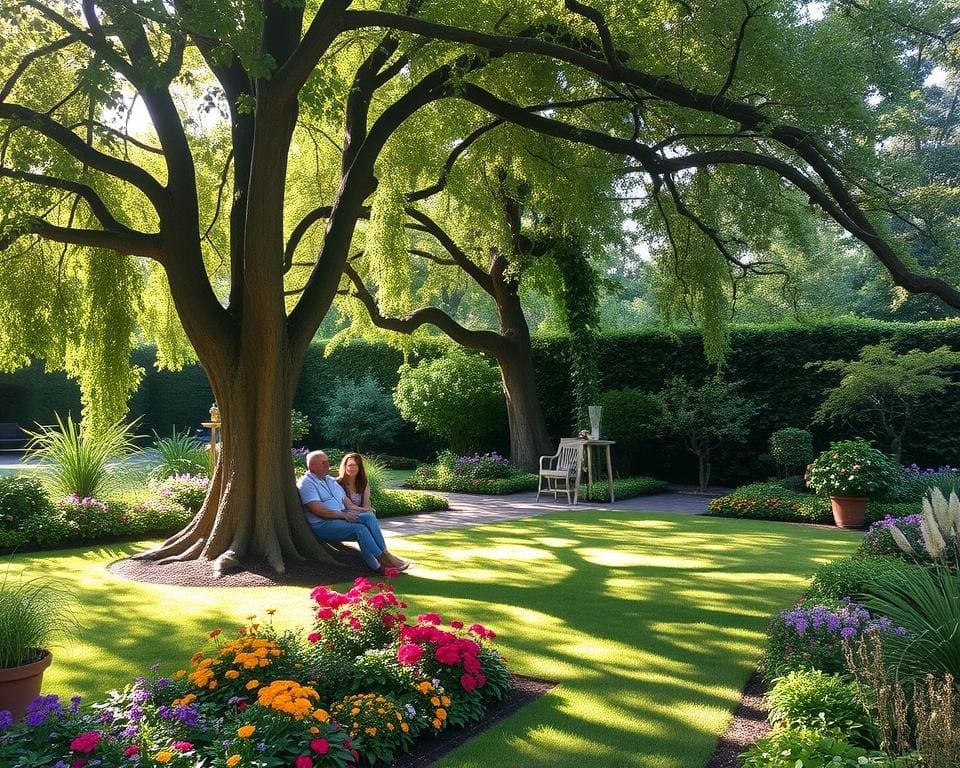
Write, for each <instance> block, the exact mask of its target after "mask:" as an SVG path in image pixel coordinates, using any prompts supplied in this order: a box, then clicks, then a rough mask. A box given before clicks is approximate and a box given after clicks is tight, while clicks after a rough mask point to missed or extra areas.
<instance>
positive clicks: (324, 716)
mask: <svg viewBox="0 0 960 768" xmlns="http://www.w3.org/2000/svg"><path fill="white" fill-rule="evenodd" d="M313 717H314V719H316V720H319V721H320V722H321V723H325V722H327V720H329V719H330V713H329V712H327V710H325V709H318V710H316V711H314V713H313Z"/></svg>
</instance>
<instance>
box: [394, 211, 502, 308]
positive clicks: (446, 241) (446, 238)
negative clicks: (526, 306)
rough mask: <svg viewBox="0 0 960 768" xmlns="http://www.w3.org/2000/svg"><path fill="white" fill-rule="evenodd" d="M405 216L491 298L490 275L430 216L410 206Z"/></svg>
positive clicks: (491, 284) (491, 285)
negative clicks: (441, 248) (439, 246)
mask: <svg viewBox="0 0 960 768" xmlns="http://www.w3.org/2000/svg"><path fill="white" fill-rule="evenodd" d="M405 210H406V212H407V216H409V217H410V218H411V219H413V220H414V221H416V222H417V223H418V224H419V225H420V227H422V231H423V232H426V233H427V234H429V235H430V236H431V237H433V238H434V239H435V240H436V241H437V242H438V243H440V245H441V246H443V249H444V250H445V251H446V252H447V253H449V254H450V257H451V258H452V259H453V260H454V261H455V262H456V263H457V265H458V266H459V267H460V269H462V270H463V271H464V272H466V273H467V274H468V275H469V276H470V277H471V278H473V280H474V282H476V284H477V285H479V286H480V287H481V288H482V289H483V290H484V291H485V292H486V293H488V294H490V295H491V296H493V281H492V280H491V278H490V275H489V274H488V273H487V272H486V271H484V270H483V269H482V268H481V267H479V266H477V265H476V264H475V263H474V262H473V261H472V260H471V259H470V257H469V256H468V255H467V254H466V253H465V252H464V251H463V249H462V248H460V246H459V245H457V243H456V242H455V241H454V239H453V238H452V237H450V235H449V234H447V231H446V230H445V229H443V227H441V226H440V225H439V224H437V222H436V221H434V220H433V219H432V218H430V216H428V215H427V214H426V213H424V212H423V211H419V210H417V209H416V208H414V207H412V206H407V208H406V209H405Z"/></svg>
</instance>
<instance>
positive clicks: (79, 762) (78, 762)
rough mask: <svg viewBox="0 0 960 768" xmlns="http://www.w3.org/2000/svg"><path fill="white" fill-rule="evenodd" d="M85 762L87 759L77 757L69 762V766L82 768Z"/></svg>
mask: <svg viewBox="0 0 960 768" xmlns="http://www.w3.org/2000/svg"><path fill="white" fill-rule="evenodd" d="M86 764H87V761H86V760H84V759H83V758H82V757H78V758H77V759H76V760H74V761H73V762H72V763H70V768H83V766H85V765H86Z"/></svg>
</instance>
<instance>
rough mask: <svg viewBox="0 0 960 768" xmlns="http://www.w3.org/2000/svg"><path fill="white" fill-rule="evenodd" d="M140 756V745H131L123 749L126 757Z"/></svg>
mask: <svg viewBox="0 0 960 768" xmlns="http://www.w3.org/2000/svg"><path fill="white" fill-rule="evenodd" d="M139 754H140V745H139V744H130V745H128V746H126V747H124V748H123V756H124V757H135V756H136V755H139Z"/></svg>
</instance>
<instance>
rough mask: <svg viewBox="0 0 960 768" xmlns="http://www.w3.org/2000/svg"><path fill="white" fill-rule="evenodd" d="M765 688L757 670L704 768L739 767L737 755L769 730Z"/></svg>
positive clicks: (748, 682)
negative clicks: (764, 695)
mask: <svg viewBox="0 0 960 768" xmlns="http://www.w3.org/2000/svg"><path fill="white" fill-rule="evenodd" d="M765 691H766V687H765V686H764V684H763V676H762V675H761V674H760V672H754V673H753V675H751V677H750V679H749V680H747V685H746V687H745V688H744V689H743V694H742V695H741V696H740V703H739V704H738V705H737V708H736V709H735V710H734V711H733V720H732V721H731V722H730V725H729V727H728V728H727V730H726V733H724V734H723V736H721V737H720V739H719V740H718V741H717V748H716V749H715V750H714V751H713V754H712V755H711V756H710V759H709V760H708V761H707V764H706V766H704V768H737V766H739V765H740V761H739V760H738V759H737V756H738V755H739V754H740V753H741V752H745V751H746V750H748V749H749V748H750V747H751V746H753V744H754V742H755V741H757V739H759V738H761V737H762V736H765V735H766V734H767V733H768V732H769V731H770V723H769V722H767V710H766V709H764V707H763V694H764V692H765Z"/></svg>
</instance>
